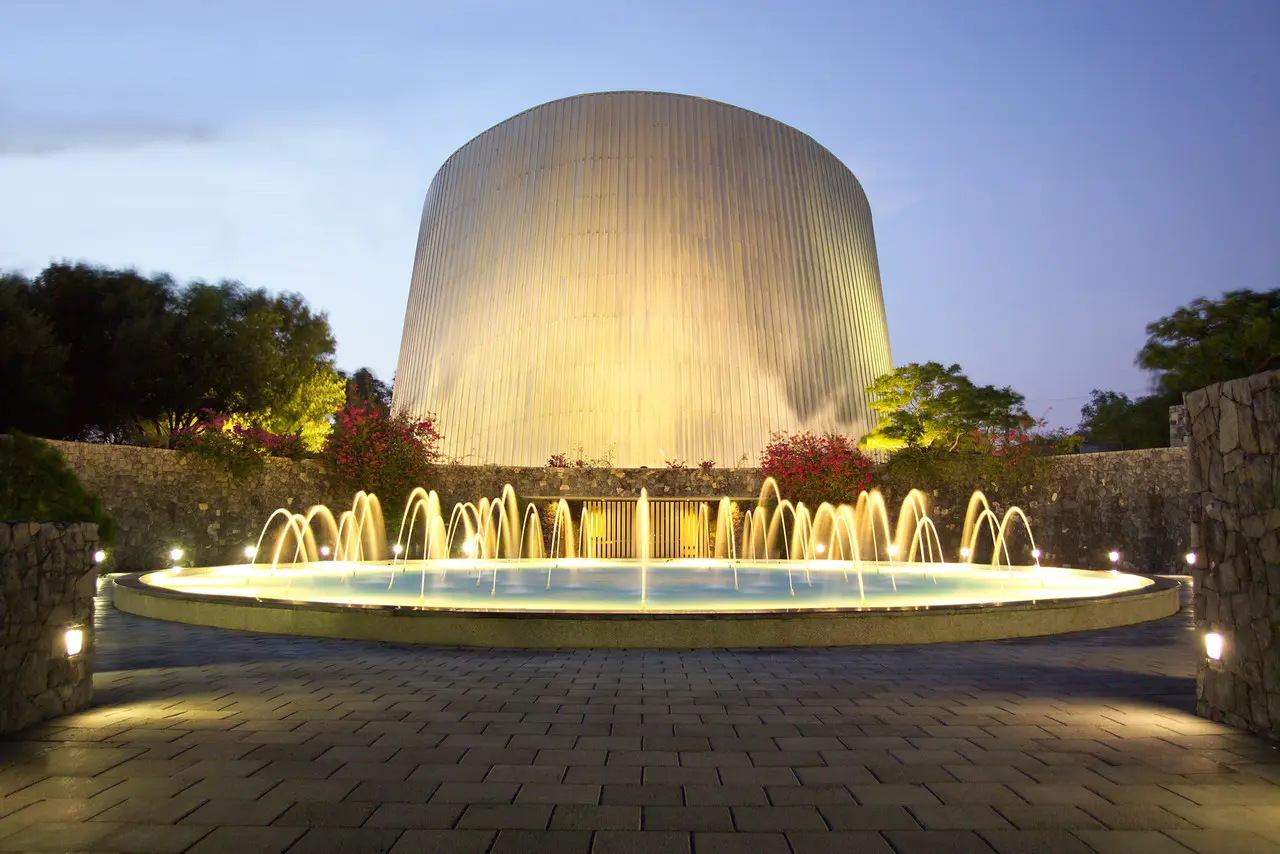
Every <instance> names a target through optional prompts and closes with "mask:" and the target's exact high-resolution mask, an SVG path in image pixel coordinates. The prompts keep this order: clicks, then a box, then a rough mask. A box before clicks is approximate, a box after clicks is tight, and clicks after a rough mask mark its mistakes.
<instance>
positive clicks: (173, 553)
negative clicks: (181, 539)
mask: <svg viewBox="0 0 1280 854" xmlns="http://www.w3.org/2000/svg"><path fill="white" fill-rule="evenodd" d="M169 560H182V549H180V548H178V547H177V546H174V547H173V548H171V549H169Z"/></svg>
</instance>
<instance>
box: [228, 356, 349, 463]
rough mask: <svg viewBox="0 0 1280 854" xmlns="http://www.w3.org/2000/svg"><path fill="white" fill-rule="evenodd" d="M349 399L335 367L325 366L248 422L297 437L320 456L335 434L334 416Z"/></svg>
mask: <svg viewBox="0 0 1280 854" xmlns="http://www.w3.org/2000/svg"><path fill="white" fill-rule="evenodd" d="M345 399H346V383H345V382H343V379H342V376H341V375H340V374H339V373H338V372H337V371H336V370H334V369H333V368H332V367H329V366H327V365H326V366H323V367H320V368H318V369H316V371H315V372H314V373H312V374H311V376H310V377H308V378H307V379H306V380H305V381H303V382H302V383H300V384H299V385H298V386H297V388H295V389H294V391H293V392H292V394H291V395H290V396H289V398H288V399H287V400H285V401H282V402H278V403H276V404H274V405H271V406H267V407H265V408H263V409H261V410H259V411H257V412H255V413H253V414H252V415H250V416H249V417H248V418H246V419H244V420H245V421H246V423H248V424H249V425H250V426H252V427H258V428H261V429H263V430H267V431H269V432H271V433H274V434H276V435H279V436H287V435H296V436H298V437H299V438H300V439H301V441H302V447H303V448H304V449H305V450H306V451H308V452H310V453H316V452H318V451H320V450H322V449H323V448H324V443H325V439H326V438H327V437H328V435H329V433H331V432H332V431H333V420H332V419H333V416H334V413H335V412H337V411H338V410H339V409H341V408H342V405H343V401H344V400H345Z"/></svg>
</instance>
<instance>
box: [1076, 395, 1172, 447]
mask: <svg viewBox="0 0 1280 854" xmlns="http://www.w3.org/2000/svg"><path fill="white" fill-rule="evenodd" d="M1175 401H1176V398H1174V399H1172V400H1171V399H1170V398H1169V397H1167V396H1163V395H1158V394H1154V395H1147V396H1145V397H1140V398H1138V399H1137V400H1136V401H1134V400H1130V399H1129V396H1128V395H1126V394H1119V393H1117V392H1114V391H1099V390H1098V389H1096V388H1095V389H1094V390H1093V391H1092V392H1091V393H1090V396H1089V402H1088V403H1086V404H1085V405H1084V406H1083V407H1081V408H1080V427H1079V430H1080V432H1081V434H1082V435H1083V436H1084V441H1085V442H1086V443H1088V444H1090V445H1095V446H1098V447H1100V448H1105V449H1107V450H1117V451H1128V450H1134V449H1137V448H1162V447H1165V446H1166V445H1168V444H1169V406H1171V405H1172V403H1173V402H1175Z"/></svg>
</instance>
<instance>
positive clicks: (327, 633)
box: [115, 575, 1178, 649]
mask: <svg viewBox="0 0 1280 854" xmlns="http://www.w3.org/2000/svg"><path fill="white" fill-rule="evenodd" d="M115 588H116V589H115V605H116V607H117V608H119V609H120V610H122V611H126V612H128V613H130V614H137V615H139V616H142V617H152V618H155V619H159V620H168V621H171V622H178V623H189V624H191V625H200V626H213V627H217V628H224V629H239V630H241V631H249V632H264V633H267V634H282V635H303V636H307V637H326V638H343V639H348V640H366V641H385V642H390V643H414V644H440V645H447V646H481V647H518V648H526V649H628V648H640V649H694V648H698V649H707V648H710V649H733V648H737V649H745V648H759V647H823V646H864V645H865V646H871V645H884V644H920V643H954V642H957V641H977V640H995V639H1000V638H1022V637H1036V636H1040V635H1055V634H1064V633H1067V632H1080V631H1089V630H1093V629H1106V628H1112V627H1114V626H1125V625H1130V624H1133V623H1142V622H1146V621H1148V620H1156V619H1160V618H1161V617H1167V616H1169V615H1171V614H1176V613H1177V612H1178V583H1177V582H1176V581H1172V580H1169V579H1159V578H1157V579H1155V580H1154V584H1153V585H1152V586H1150V587H1146V588H1143V589H1142V590H1135V591H1127V592H1124V593H1118V594H1113V595H1110V596H1104V597H1097V598H1092V599H1058V600H1051V601H1044V602H1031V603H1029V602H1019V603H1015V604H1009V605H962V606H949V607H940V608H899V609H876V610H847V611H797V612H790V613H778V612H761V613H734V614H714V615H702V614H581V613H563V614H561V613H554V614H553V613H497V612H486V611H447V610H433V609H428V608H411V607H396V606H361V605H355V606H347V605H330V604H323V603H311V602H306V603H300V602H285V601H280V600H253V599H241V598H238V597H231V596H195V595H191V594H187V593H177V592H175V591H172V590H163V589H160V588H155V587H151V586H150V585H147V584H145V583H143V582H142V581H141V580H140V576H139V575H130V576H123V577H119V578H117V579H116V581H115Z"/></svg>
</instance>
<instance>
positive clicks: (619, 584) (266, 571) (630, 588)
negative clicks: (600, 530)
mask: <svg viewBox="0 0 1280 854" xmlns="http://www.w3.org/2000/svg"><path fill="white" fill-rule="evenodd" d="M140 580H141V581H142V582H143V583H144V584H146V585H148V586H151V587H156V588H162V589H165V590H170V591H174V592H178V593H183V594H189V595H194V596H209V597H238V598H243V599H247V600H254V601H259V602H264V601H268V602H269V601H280V602H293V603H299V602H301V603H308V602H309V603H325V604H346V605H356V606H399V607H408V608H422V609H437V610H457V611H472V612H530V613H539V612H541V613H566V612H567V613H615V614H617V613H675V614H715V613H722V612H768V611H782V612H787V611H790V612H794V611H825V610H836V609H839V610H846V609H852V610H876V609H896V608H931V607H944V606H956V605H980V604H1005V603H1014V602H1044V601H1052V600H1064V599H1083V598H1096V597H1103V596H1108V595H1110V594H1117V593H1124V592H1128V591H1135V590H1140V589H1142V588H1144V587H1147V586H1149V585H1151V584H1152V582H1151V580H1150V579H1146V578H1142V577H1140V576H1134V575H1126V574H1122V573H1116V572H1094V571H1087V570H1075V569H1061V568H1055V567H1039V566H1029V567H1013V568H1007V567H1005V568H1000V569H996V568H992V567H989V566H975V565H973V564H968V563H929V564H921V563H911V564H906V563H891V562H868V561H860V562H857V563H855V562H852V561H835V560H825V561H812V562H809V563H806V562H804V561H717V560H668V561H654V562H650V563H648V564H646V565H641V564H639V563H636V562H625V561H607V560H587V559H579V560H565V559H561V560H531V559H521V560H488V561H479V560H466V559H454V560H435V561H425V562H424V561H412V562H408V563H406V562H398V563H392V562H389V561H378V562H359V563H355V562H337V561H321V562H313V563H299V564H294V565H289V566H287V567H285V566H282V567H280V568H277V569H271V568H269V567H267V566H262V565H258V566H253V565H248V564H246V565H237V566H218V567H205V568H199V569H182V570H176V571H175V570H163V571H160V572H152V573H148V574H146V575H143V576H142V577H141V579H140Z"/></svg>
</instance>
